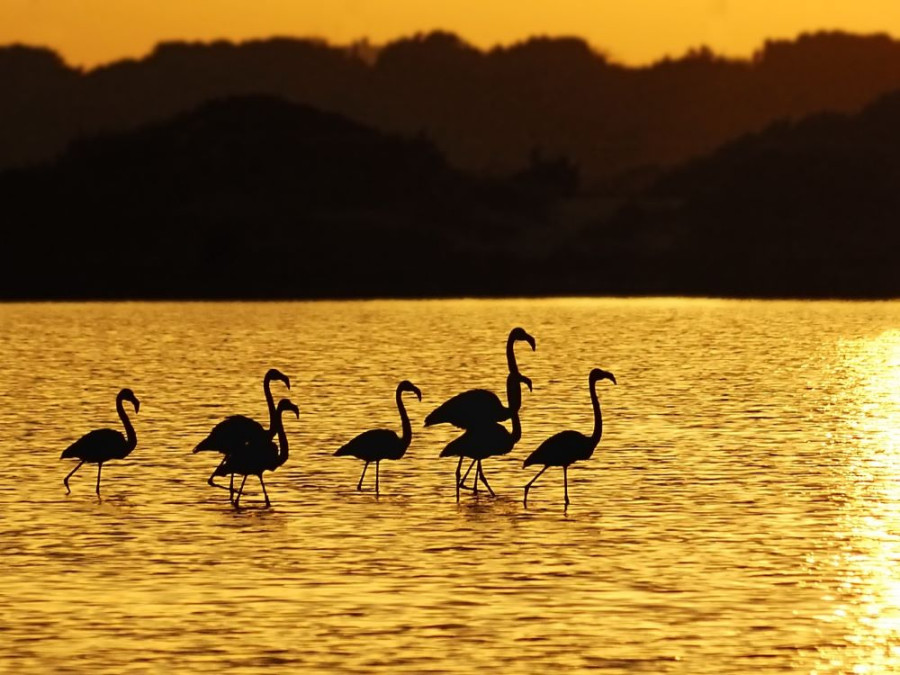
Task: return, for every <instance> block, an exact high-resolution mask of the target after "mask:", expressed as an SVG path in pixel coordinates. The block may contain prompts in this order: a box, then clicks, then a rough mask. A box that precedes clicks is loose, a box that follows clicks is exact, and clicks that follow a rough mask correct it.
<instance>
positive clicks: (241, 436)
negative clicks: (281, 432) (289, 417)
mask: <svg viewBox="0 0 900 675" xmlns="http://www.w3.org/2000/svg"><path fill="white" fill-rule="evenodd" d="M274 434H275V432H274V431H272V432H271V434H270V433H269V431H268V430H266V428H265V427H264V426H263V425H262V424H260V423H259V422H257V421H256V420H254V419H251V418H249V417H247V416H246V415H230V416H229V417H226V418H225V419H224V420H222V421H221V422H219V423H218V424H217V425H216V426H214V427H213V428H212V431H210V432H209V435H208V436H207V437H206V438H204V439H203V440H202V441H200V442H199V443H198V444H197V446H196V447H195V448H194V452H203V451H213V452H220V453H222V454H223V455H227V454H228V453H230V452H233V451H234V450H237V449H240V448H241V447H243V446H244V445H246V444H247V443H252V442H254V441H255V440H256V439H258V438H260V437H262V436H269V437H271V436H274Z"/></svg>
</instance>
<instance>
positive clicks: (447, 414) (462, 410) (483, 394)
mask: <svg viewBox="0 0 900 675" xmlns="http://www.w3.org/2000/svg"><path fill="white" fill-rule="evenodd" d="M519 341H524V342H527V343H528V344H529V345H531V351H534V350H535V347H536V345H535V341H534V338H533V337H531V335H529V334H528V333H526V332H525V329H524V328H513V329H512V330H511V331H510V332H509V337H508V338H507V339H506V362H507V365H508V367H509V376H508V377H507V379H506V391H507V397H509V392H510V391H511V390H512V389H518V386H519V383H518V380H517V379H516V378H517V377H518V375H519V367H518V365H517V364H516V355H515V351H514V350H513V347H514V345H515V343H516V342H519ZM508 400H509V398H508ZM511 407H512V406H511V405H510V406H509V407H504V405H503V403H501V402H500V399H499V398H498V397H497V394H495V393H494V392H492V391H488V390H487V389H470V390H469V391H464V392H462V393H460V394H457V395H456V396H453V397H452V398H450V399H448V400H447V401H445V402H444V403H442V404H441V405H440V406H438V407H437V408H435V409H434V410H433V411H432V412H431V413H430V414H429V415H428V416H427V417H426V418H425V426H426V427H430V426H433V425H435V424H445V423H449V424H452V425H453V426H455V427H459V428H460V429H469V428H471V427H475V426H479V425H486V424H490V423H491V422H502V421H503V420H508V419H509V418H510V417H511V416H512V410H511Z"/></svg>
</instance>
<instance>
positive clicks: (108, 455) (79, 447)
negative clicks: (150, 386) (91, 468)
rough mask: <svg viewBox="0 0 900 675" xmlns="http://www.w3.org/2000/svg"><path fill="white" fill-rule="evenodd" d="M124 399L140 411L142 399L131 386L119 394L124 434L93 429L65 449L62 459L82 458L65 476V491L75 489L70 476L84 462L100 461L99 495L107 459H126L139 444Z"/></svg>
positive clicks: (98, 469)
mask: <svg viewBox="0 0 900 675" xmlns="http://www.w3.org/2000/svg"><path fill="white" fill-rule="evenodd" d="M123 401H128V402H130V403H131V404H132V405H133V406H134V412H135V413H137V412H139V411H140V409H141V402H140V401H138V400H137V397H136V396H135V395H134V392H133V391H131V389H123V390H122V391H120V392H119V394H118V396H116V412H118V413H119V419H121V420H122V425H123V426H124V427H125V434H124V435H123V434H122V432H121V431H116V430H115V429H94V430H93V431H91V432H88V433H87V434H85V435H84V436H82V437H81V438H79V439H78V440H77V441H75V442H74V443H72V445H70V446H69V447H68V448H66V449H65V450H63V453H62V455H61V456H60V459H68V458H71V457H74V458H75V459H80V460H81V461H80V462H78V466H76V467H75V468H74V469H72V470H71V471H70V472H69V474H68V475H67V476H66V477H65V478H63V484H64V485H65V486H66V494H70V493H71V492H72V491H71V490H70V489H69V479H70V478H71V477H72V476H73V475H74V474H75V472H76V471H78V469H80V468H81V465H82V464H84V463H85V462H87V463H88V464H96V465H97V496H98V497H99V496H100V472H101V471H102V470H103V464H104V462H108V461H109V460H111V459H125V458H126V457H127V456H128V455H130V454H131V451H132V450H134V449H135V447H136V446H137V434H136V433H135V431H134V427H133V426H132V424H131V420H129V419H128V415H126V414H125V408H124V406H123V405H122V403H123Z"/></svg>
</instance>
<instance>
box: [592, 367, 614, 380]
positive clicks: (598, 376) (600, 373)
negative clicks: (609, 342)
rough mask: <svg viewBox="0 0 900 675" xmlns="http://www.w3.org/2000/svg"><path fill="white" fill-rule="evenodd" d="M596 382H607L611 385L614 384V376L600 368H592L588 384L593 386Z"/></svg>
mask: <svg viewBox="0 0 900 675" xmlns="http://www.w3.org/2000/svg"><path fill="white" fill-rule="evenodd" d="M598 380H609V381H610V382H612V383H613V384H616V376H615V375H613V374H612V373H611V372H609V371H608V370H603V369H602V368H594V369H593V370H592V371H591V376H590V383H591V384H594V382H597V381H598Z"/></svg>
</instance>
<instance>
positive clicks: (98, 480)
mask: <svg viewBox="0 0 900 675" xmlns="http://www.w3.org/2000/svg"><path fill="white" fill-rule="evenodd" d="M102 469H103V462H98V463H97V496H98V497H99V496H100V471H101V470H102Z"/></svg>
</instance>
